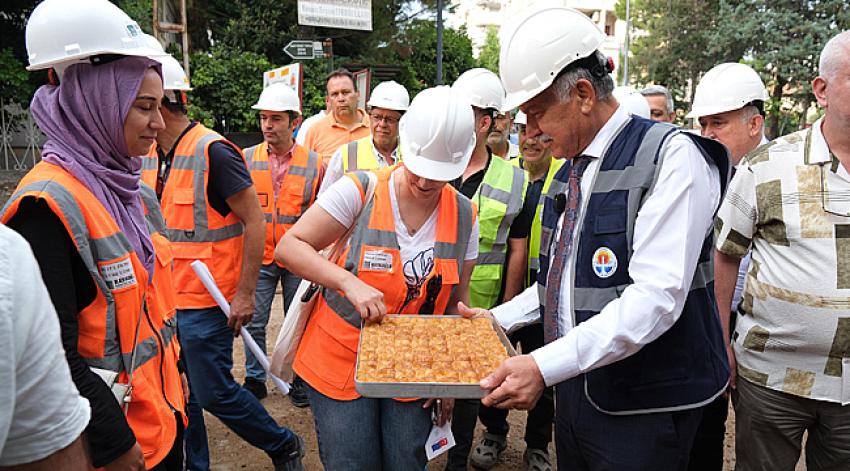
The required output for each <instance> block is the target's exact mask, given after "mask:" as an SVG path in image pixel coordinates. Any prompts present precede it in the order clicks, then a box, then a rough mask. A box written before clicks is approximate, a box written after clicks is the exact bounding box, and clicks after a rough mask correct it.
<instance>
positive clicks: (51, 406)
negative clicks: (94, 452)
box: [0, 225, 91, 471]
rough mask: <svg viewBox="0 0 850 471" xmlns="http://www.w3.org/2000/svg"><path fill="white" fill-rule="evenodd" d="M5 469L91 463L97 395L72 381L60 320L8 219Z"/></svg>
mask: <svg viewBox="0 0 850 471" xmlns="http://www.w3.org/2000/svg"><path fill="white" fill-rule="evenodd" d="M0 345H3V348H0V468H4V469H5V467H6V466H14V467H15V469H20V470H25V469H63V470H80V471H82V470H87V469H90V468H91V463H90V462H89V458H88V455H87V454H86V450H85V446H84V445H83V441H82V438H81V434H82V432H83V430H84V429H85V428H86V425H88V423H89V418H90V415H91V411H90V408H89V402H88V401H87V400H86V399H85V398H83V397H82V396H80V393H79V392H77V387H76V386H74V383H73V381H71V371H70V370H69V368H68V362H67V361H65V351H64V350H63V348H62V341H61V339H60V337H59V319H58V317H57V316H56V311H55V310H54V309H53V305H52V304H50V296H49V295H48V294H47V288H45V287H44V282H43V281H42V280H41V273H40V272H39V269H38V265H37V264H36V261H35V258H34V256H33V254H32V251H31V250H30V247H29V245H27V243H26V241H25V240H24V239H23V238H22V237H21V236H19V235H18V234H17V233H15V232H14V231H12V230H11V229H8V228H7V227H6V226H3V225H0Z"/></svg>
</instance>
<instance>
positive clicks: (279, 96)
mask: <svg viewBox="0 0 850 471" xmlns="http://www.w3.org/2000/svg"><path fill="white" fill-rule="evenodd" d="M251 108H253V109H255V110H265V111H295V112H296V113H301V100H300V99H299V98H298V94H297V93H295V90H293V89H291V88H290V87H289V86H288V85H286V84H283V83H280V82H278V83H273V84H271V85H269V86H268V87H266V88H265V89H263V91H262V93H260V99H259V100H257V104H256V105H254V106H252V107H251Z"/></svg>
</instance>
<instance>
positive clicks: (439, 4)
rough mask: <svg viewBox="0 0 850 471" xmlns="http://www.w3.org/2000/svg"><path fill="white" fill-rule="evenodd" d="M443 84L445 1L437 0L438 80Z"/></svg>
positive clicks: (439, 83) (438, 83) (437, 82)
mask: <svg viewBox="0 0 850 471" xmlns="http://www.w3.org/2000/svg"><path fill="white" fill-rule="evenodd" d="M435 84H436V85H442V84H443V0H437V80H436V82H435Z"/></svg>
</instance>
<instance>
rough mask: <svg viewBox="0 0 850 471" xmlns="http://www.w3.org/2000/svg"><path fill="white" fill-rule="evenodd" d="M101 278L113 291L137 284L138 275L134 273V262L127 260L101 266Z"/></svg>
mask: <svg viewBox="0 0 850 471" xmlns="http://www.w3.org/2000/svg"><path fill="white" fill-rule="evenodd" d="M100 276H102V277H103V281H105V282H106V286H107V288H109V289H110V290H112V291H115V290H117V289H121V288H126V287H128V286H133V285H135V284H136V274H135V273H133V262H131V261H130V258H129V257H128V258H125V259H123V260H119V261H117V262H114V263H104V264H101V265H100Z"/></svg>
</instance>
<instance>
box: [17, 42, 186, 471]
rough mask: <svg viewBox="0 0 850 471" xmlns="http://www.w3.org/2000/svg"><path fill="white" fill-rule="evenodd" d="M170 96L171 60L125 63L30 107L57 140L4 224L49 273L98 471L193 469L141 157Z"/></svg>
mask: <svg viewBox="0 0 850 471" xmlns="http://www.w3.org/2000/svg"><path fill="white" fill-rule="evenodd" d="M162 88H163V86H162V78H161V72H160V68H159V63H158V62H155V61H153V60H151V59H148V58H145V57H134V56H114V55H113V56H101V57H97V58H94V59H92V60H91V61H89V62H88V63H76V64H73V65H71V66H69V67H67V68H66V69H65V70H64V72H63V73H62V81H61V84H60V85H58V86H55V85H45V86H42V87H41V88H40V89H39V90H38V91H37V92H36V94H35V97H34V98H33V100H32V104H31V110H32V113H33V117H34V118H35V121H36V123H37V124H38V125H39V127H40V128H41V129H42V131H43V132H44V133H45V134H46V135H47V142H46V143H45V145H44V148H43V150H42V161H41V162H40V163H39V164H37V165H36V166H35V167H34V168H33V169H32V171H30V172H29V173H28V174H27V176H26V177H24V179H23V180H22V181H21V183H20V184H19V186H18V188H17V190H16V192H15V194H14V195H13V196H12V198H11V199H10V200H9V202H7V203H6V207H5V208H4V210H3V216H2V220H3V222H5V223H6V224H8V225H9V226H10V227H11V228H13V229H15V230H16V231H17V232H19V233H20V234H21V235H23V236H24V238H26V239H27V241H28V242H29V243H30V245H31V246H32V248H33V252H34V253H35V256H36V259H37V260H38V263H39V265H40V267H41V273H42V277H43V278H44V281H45V284H46V285H47V288H48V291H49V293H50V297H51V300H52V301H53V304H54V305H55V307H56V311H57V313H58V315H59V318H60V324H61V327H62V340H63V344H64V347H65V351H66V357H67V360H68V363H69V365H70V369H71V375H72V378H73V380H74V383H75V384H76V386H77V389H79V391H80V394H81V395H82V396H84V397H85V398H87V399H88V400H89V402H90V404H91V408H92V414H91V421H90V423H89V425H88V427H87V429H86V436H87V442H88V446H89V452H90V456H91V460H92V464H93V465H94V466H95V467H104V468H105V469H107V470H113V469H114V470H118V469H120V470H128V469H130V470H136V469H140V470H141V469H167V470H170V469H181V467H182V431H183V428H184V427H185V425H186V416H185V415H184V413H183V411H184V408H185V398H184V395H183V389H182V387H181V375H180V373H179V372H178V368H177V363H178V362H177V359H178V357H179V346H178V344H177V339H176V337H174V320H173V316H174V292H173V287H172V286H171V252H170V248H169V246H168V242H167V240H166V239H165V238H164V236H163V235H161V234H159V232H158V231H159V230H161V228H162V227H164V226H163V223H162V218H161V215H160V212H159V207H158V205H157V203H156V196H155V195H154V194H153V190H151V189H150V188H149V187H143V185H141V183H140V172H141V165H142V162H141V159H140V158H139V157H137V156H140V155H143V154H145V153H147V152H148V150H149V149H150V146H151V145H152V144H153V142H154V140H155V138H156V136H157V133H158V131H159V130H161V129H162V128H163V121H162V116H161V115H160V113H159V107H160V103H161V100H162V96H163V90H162ZM116 373H117V377H115V374H116ZM113 378H114V379H113ZM113 383H115V384H113ZM127 384H129V388H126V387H122V385H127ZM116 399H119V400H118V401H116ZM45 432H47V431H45Z"/></svg>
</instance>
